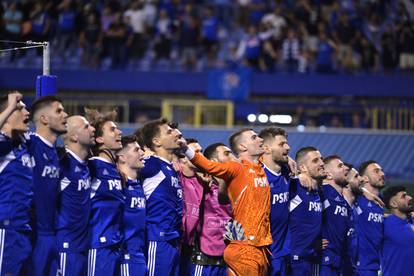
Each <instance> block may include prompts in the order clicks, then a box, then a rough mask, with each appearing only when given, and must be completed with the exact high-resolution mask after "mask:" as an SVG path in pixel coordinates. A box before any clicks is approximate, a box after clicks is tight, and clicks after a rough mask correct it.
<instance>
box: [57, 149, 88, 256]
mask: <svg viewBox="0 0 414 276" xmlns="http://www.w3.org/2000/svg"><path fill="white" fill-rule="evenodd" d="M66 151H67V152H66V155H65V156H64V157H63V158H62V159H61V160H60V178H61V180H60V196H59V200H58V202H59V204H58V208H57V209H58V210H57V212H58V213H57V223H56V236H57V240H58V246H59V250H60V251H68V252H82V251H86V250H88V249H89V246H90V235H89V216H90V211H91V200H90V196H91V185H90V181H91V179H90V174H89V168H88V164H87V162H86V161H83V160H82V159H80V158H79V157H78V156H77V155H76V154H75V153H73V152H71V151H70V150H68V149H67V150H66Z"/></svg>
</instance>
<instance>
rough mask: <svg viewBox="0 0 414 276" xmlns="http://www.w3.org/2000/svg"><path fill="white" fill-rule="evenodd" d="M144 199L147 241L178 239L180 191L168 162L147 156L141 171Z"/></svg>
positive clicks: (181, 206) (179, 235)
mask: <svg viewBox="0 0 414 276" xmlns="http://www.w3.org/2000/svg"><path fill="white" fill-rule="evenodd" d="M140 179H141V180H142V186H143V189H144V193H145V198H146V199H147V203H146V204H147V239H148V240H150V241H168V240H171V239H175V238H179V237H181V225H182V217H183V191H182V187H181V183H180V181H179V179H178V175H177V172H176V171H175V170H174V168H173V165H172V163H171V162H168V161H167V160H165V159H163V158H161V157H158V156H150V157H149V158H148V159H146V161H145V167H144V168H142V170H141V171H140Z"/></svg>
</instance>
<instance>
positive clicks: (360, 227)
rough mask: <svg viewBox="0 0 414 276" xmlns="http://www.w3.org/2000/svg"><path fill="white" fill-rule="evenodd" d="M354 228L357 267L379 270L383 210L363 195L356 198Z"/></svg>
mask: <svg viewBox="0 0 414 276" xmlns="http://www.w3.org/2000/svg"><path fill="white" fill-rule="evenodd" d="M356 201H357V205H356V207H355V210H356V214H357V216H356V219H355V230H356V234H357V239H358V262H357V268H358V269H365V270H379V269H380V254H381V251H382V242H383V230H384V224H383V217H384V210H383V209H382V208H381V207H380V206H378V205H377V204H376V203H374V202H372V201H369V200H368V199H366V197H365V196H359V197H358V198H357V200H356Z"/></svg>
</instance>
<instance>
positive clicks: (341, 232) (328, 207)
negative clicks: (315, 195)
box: [322, 184, 349, 268]
mask: <svg viewBox="0 0 414 276" xmlns="http://www.w3.org/2000/svg"><path fill="white" fill-rule="evenodd" d="M322 190H323V194H324V202H323V208H324V212H323V222H322V238H323V239H327V240H328V241H329V244H328V247H327V248H325V249H324V250H323V251H322V264H323V265H329V266H332V267H335V268H340V267H341V262H342V258H343V257H344V256H345V254H346V241H347V240H346V237H347V234H348V229H349V217H348V203H347V202H346V200H345V198H344V197H343V195H342V194H340V193H338V191H337V190H335V188H334V187H332V186H331V185H327V184H325V185H322Z"/></svg>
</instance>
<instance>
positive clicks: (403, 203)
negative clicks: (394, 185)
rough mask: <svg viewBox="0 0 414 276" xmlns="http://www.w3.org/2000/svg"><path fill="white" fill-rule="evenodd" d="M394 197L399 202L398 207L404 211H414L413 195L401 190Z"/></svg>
mask: <svg viewBox="0 0 414 276" xmlns="http://www.w3.org/2000/svg"><path fill="white" fill-rule="evenodd" d="M393 199H394V200H395V203H396V204H397V209H398V210H399V211H400V212H402V213H405V214H407V213H410V212H412V211H413V206H412V197H411V196H409V195H408V194H407V192H405V191H401V192H399V193H398V194H396V195H395V196H394V197H393Z"/></svg>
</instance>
